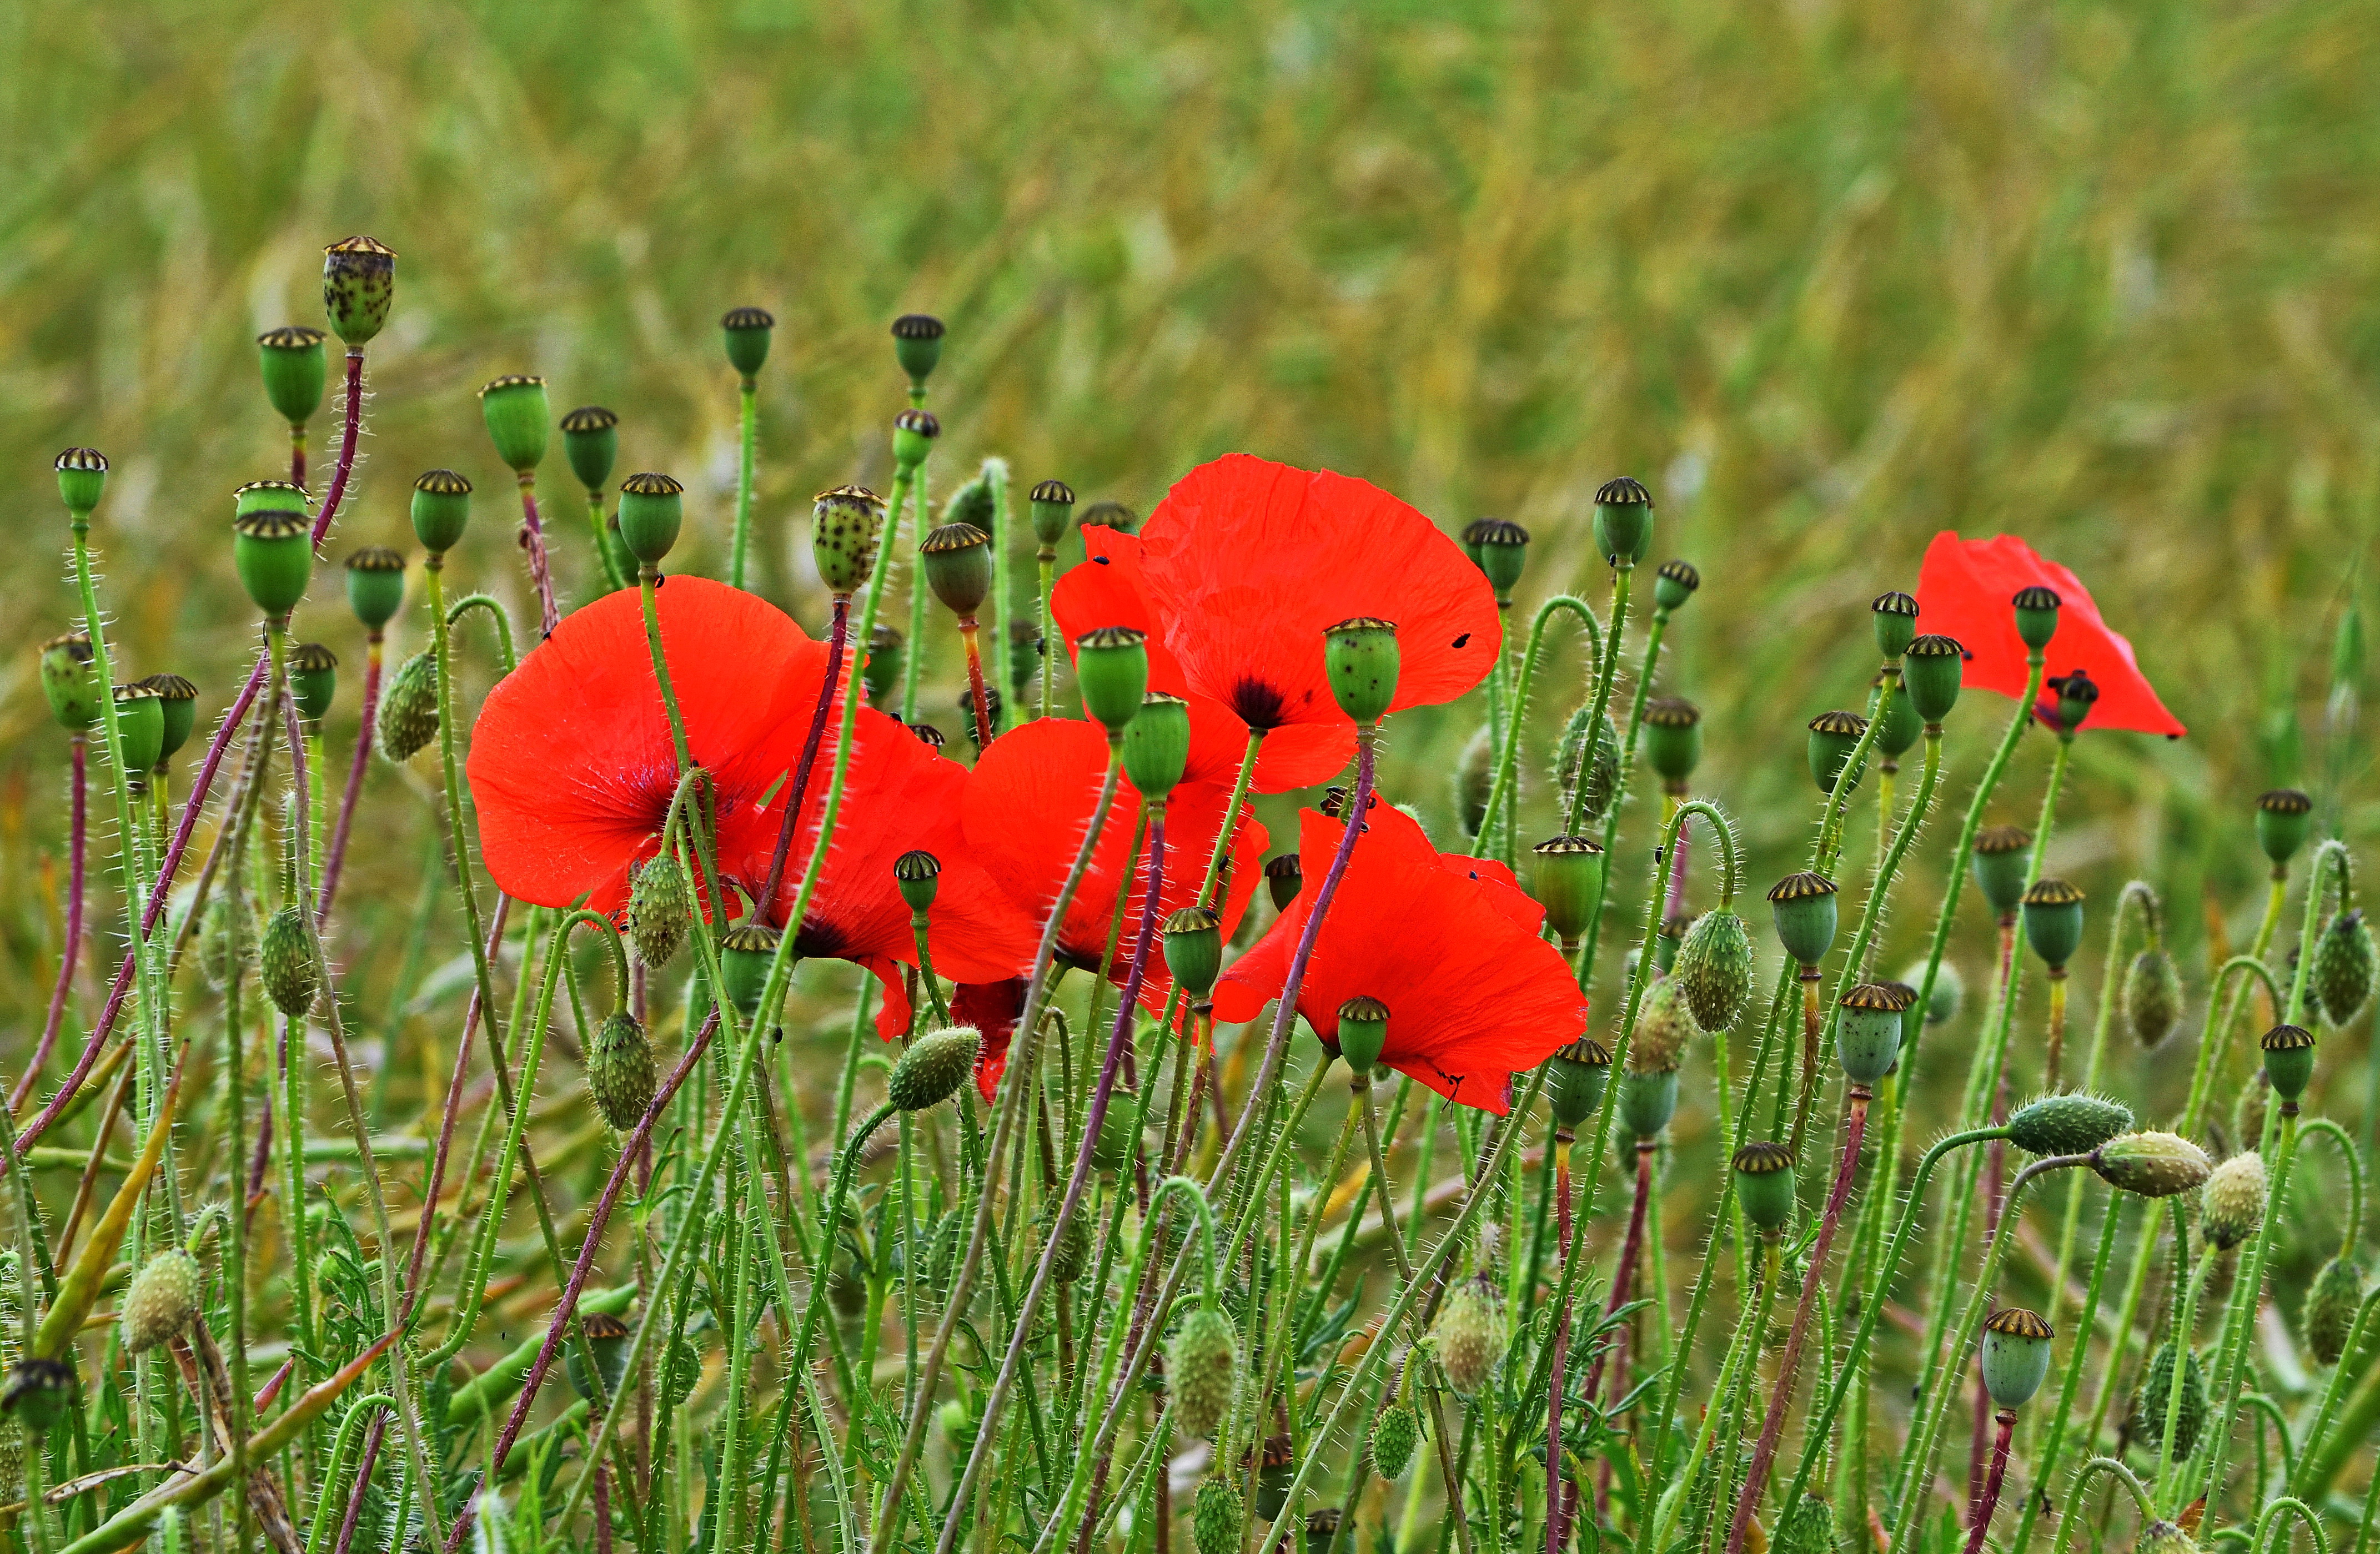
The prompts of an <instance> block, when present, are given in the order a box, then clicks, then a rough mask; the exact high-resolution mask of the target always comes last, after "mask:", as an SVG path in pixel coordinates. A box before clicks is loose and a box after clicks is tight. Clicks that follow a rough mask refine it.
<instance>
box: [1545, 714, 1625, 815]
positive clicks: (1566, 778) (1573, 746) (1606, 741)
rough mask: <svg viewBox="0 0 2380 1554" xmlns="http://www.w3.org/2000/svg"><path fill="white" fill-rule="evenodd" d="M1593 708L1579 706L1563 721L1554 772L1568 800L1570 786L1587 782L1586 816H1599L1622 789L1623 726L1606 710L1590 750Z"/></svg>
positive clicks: (1583, 806) (1583, 804)
mask: <svg viewBox="0 0 2380 1554" xmlns="http://www.w3.org/2000/svg"><path fill="white" fill-rule="evenodd" d="M1591 710H1592V708H1591V706H1582V707H1580V708H1579V709H1578V710H1576V711H1574V712H1573V713H1572V714H1571V715H1570V721H1569V722H1566V723H1564V724H1563V725H1562V735H1561V743H1560V747H1559V749H1560V756H1559V757H1558V759H1557V760H1556V763H1555V771H1554V775H1555V778H1556V780H1557V781H1558V782H1560V784H1561V789H1562V793H1563V795H1564V798H1565V800H1567V798H1568V796H1569V795H1570V792H1571V790H1572V789H1573V788H1575V787H1576V786H1577V785H1578V784H1579V783H1582V782H1584V783H1585V795H1584V797H1583V798H1582V800H1581V803H1580V811H1579V812H1580V814H1581V816H1582V818H1584V819H1589V820H1599V819H1603V815H1604V811H1606V810H1608V809H1609V808H1610V807H1611V801H1612V799H1613V798H1614V797H1615V796H1616V795H1618V794H1619V792H1620V730H1619V727H1618V726H1617V725H1616V724H1614V723H1613V722H1612V721H1611V714H1610V713H1609V712H1606V713H1605V714H1604V715H1603V717H1602V719H1601V721H1600V722H1597V724H1596V725H1595V738H1594V746H1593V748H1592V750H1590V749H1589V747H1588V742H1587V726H1588V723H1587V714H1588V712H1589V711H1591Z"/></svg>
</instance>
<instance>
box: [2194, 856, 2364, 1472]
mask: <svg viewBox="0 0 2380 1554" xmlns="http://www.w3.org/2000/svg"><path fill="white" fill-rule="evenodd" d="M2323 845H2324V847H2325V849H2327V848H2328V847H2330V846H2331V845H2332V844H2330V843H2325V844H2323ZM2320 864H2321V859H2320V858H2319V857H2317V858H2316V859H2315V865H2316V867H2315V871H2314V876H2313V884H2315V885H2316V886H2318V884H2319V881H2320V878H2321V868H2320ZM2308 893H2309V894H2311V895H2319V894H2320V893H2321V892H2320V890H2319V889H2318V888H2315V889H2312V890H2310V891H2309V892H2308ZM2307 916H2308V917H2312V916H2313V914H2312V912H2311V911H2309V912H2308V914H2307ZM2311 959H2313V955H2312V954H2311V953H2307V954H2304V955H2302V956H2301V962H2302V961H2304V960H2311ZM2303 982H2304V966H2303V965H2300V967H2299V983H2300V986H2299V989H2298V991H2297V993H2295V994H2293V995H2292V1007H2291V1011H2290V1012H2291V1014H2295V1013H2296V1008H2295V999H2296V998H2297V997H2300V996H2302V994H2303V992H2304V987H2303ZM2297 1111H2298V1109H2297V1106H2296V1104H2295V1103H2294V1102H2288V1103H2284V1104H2282V1105H2280V1106H2277V1107H2274V1108H2272V1109H2271V1110H2270V1111H2267V1112H2266V1114H2265V1154H2266V1156H2267V1157H2268V1158H2270V1159H2271V1160H2272V1162H2273V1164H2272V1185H2271V1186H2270V1187H2269V1188H2268V1189H2266V1191H2265V1213H2264V1218H2263V1220H2262V1222H2261V1223H2260V1224H2258V1226H2257V1227H2256V1239H2255V1241H2254V1243H2253V1244H2252V1245H2251V1247H2250V1250H2249V1254H2248V1256H2247V1257H2245V1258H2243V1259H2242V1260H2241V1262H2240V1270H2239V1275H2238V1277H2237V1278H2236V1279H2234V1280H2233V1281H2232V1285H2231V1299H2230V1303H2229V1305H2228V1308H2227V1309H2226V1310H2225V1311H2224V1314H2223V1328H2222V1350H2221V1352H2220V1361H2221V1366H2222V1374H2221V1376H2220V1377H2219V1378H2217V1379H2216V1387H2215V1391H2214V1394H2213V1400H2214V1401H2215V1402H2216V1413H2215V1414H2214V1415H2213V1417H2214V1421H2215V1433H2214V1436H2213V1438H2212V1444H2211V1445H2210V1446H2209V1447H2208V1449H2207V1453H2206V1473H2205V1476H2204V1478H2203V1479H2201V1480H2200V1492H2201V1493H2203V1494H2204V1496H2205V1497H2206V1501H2207V1504H2208V1505H2209V1506H2213V1505H2214V1504H2215V1503H2216V1500H2217V1499H2220V1498H2221V1496H2222V1493H2223V1459H2224V1457H2225V1456H2226V1455H2228V1451H2229V1450H2230V1445H2231V1431H2232V1428H2233V1427H2234V1426H2235V1425H2236V1424H2237V1422H2238V1420H2239V1417H2240V1384H2241V1383H2242V1382H2243V1381H2244V1380H2245V1379H2246V1376H2247V1366H2248V1339H2249V1337H2250V1335H2251V1334H2252V1333H2253V1330H2254V1329H2255V1326H2256V1309H2257V1307H2258V1306H2259V1305H2262V1304H2263V1302H2264V1284H2265V1264H2266V1263H2267V1262H2268V1261H2269V1260H2270V1258H2271V1256H2272V1249H2273V1236H2274V1234H2275V1232H2276V1229H2277V1222H2278V1221H2279V1220H2280V1218H2281V1204H2282V1201H2283V1198H2284V1196H2285V1195H2286V1194H2287V1193H2288V1192H2289V1165H2290V1162H2291V1161H2292V1160H2293V1159H2295V1158H2296V1155H2297V1135H2298V1118H2297ZM2276 1114H2277V1115H2276ZM2276 1125H2277V1127H2278V1129H2279V1135H2280V1136H2279V1143H2278V1145H2277V1146H2276V1145H2275V1143H2274V1140H2273V1133H2274V1129H2275V1127H2276ZM2179 1348H2180V1345H2179V1343H2177V1345H2176V1349H2177V1355H2176V1364H2175V1366H2174V1369H2175V1373H2176V1374H2177V1375H2179V1374H2180V1370H2181V1366H2180V1356H2179ZM2177 1503H2180V1502H2177Z"/></svg>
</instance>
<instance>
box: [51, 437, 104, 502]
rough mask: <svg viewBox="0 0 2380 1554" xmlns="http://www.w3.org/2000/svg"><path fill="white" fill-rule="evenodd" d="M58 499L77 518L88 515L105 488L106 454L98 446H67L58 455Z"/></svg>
mask: <svg viewBox="0 0 2380 1554" xmlns="http://www.w3.org/2000/svg"><path fill="white" fill-rule="evenodd" d="M56 468H57V472H58V500H60V501H61V502H64V503H65V504H67V512H68V513H70V514H72V515H73V516H75V517H77V518H88V517H90V516H91V509H92V508H94V507H97V506H98V505H99V498H100V493H101V492H104V491H105V490H106V489H107V455H105V454H103V453H101V452H100V451H99V450H98V449H97V448H68V449H67V451H66V452H64V453H62V454H60V455H58V457H57V464H56Z"/></svg>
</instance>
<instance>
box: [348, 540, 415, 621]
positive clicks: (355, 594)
mask: <svg viewBox="0 0 2380 1554" xmlns="http://www.w3.org/2000/svg"><path fill="white" fill-rule="evenodd" d="M346 571H347V608H348V609H350V610H352V611H354V612H355V614H356V619H357V620H358V621H360V622H361V623H363V628H364V629H365V630H366V631H369V632H377V631H379V630H380V629H381V628H382V627H383V626H384V625H388V623H389V622H391V621H393V620H395V618H396V613H397V612H398V611H399V610H401V609H403V608H405V557H404V556H403V555H402V554H400V553H398V552H395V551H393V550H391V549H389V548H388V547H387V546H386V545H366V546H365V547H364V548H363V549H362V550H360V551H358V552H355V553H354V554H353V555H350V556H349V557H347V565H346Z"/></svg>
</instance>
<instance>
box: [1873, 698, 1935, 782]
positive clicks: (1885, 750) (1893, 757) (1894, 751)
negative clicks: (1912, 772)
mask: <svg viewBox="0 0 2380 1554" xmlns="http://www.w3.org/2000/svg"><path fill="white" fill-rule="evenodd" d="M1876 718H1877V719H1878V722H1877V723H1876V750H1877V752H1878V753H1879V754H1881V755H1882V756H1883V757H1884V759H1885V770H1886V771H1891V770H1892V764H1891V763H1893V762H1894V761H1897V760H1899V759H1900V758H1901V757H1902V756H1904V755H1906V754H1908V752H1909V747H1911V746H1912V745H1914V744H1916V743H1917V738H1918V735H1922V734H1924V733H1925V719H1923V718H1921V717H1919V716H1918V715H1917V708H1916V705H1915V704H1914V703H1913V702H1912V701H1911V700H1910V699H1909V687H1908V686H1904V685H1902V684H1901V683H1900V681H1899V680H1895V681H1894V682H1893V683H1892V684H1891V686H1888V688H1887V689H1886V690H1885V693H1884V699H1883V703H1882V704H1881V705H1880V706H1879V707H1878V708H1877V709H1876Z"/></svg>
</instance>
